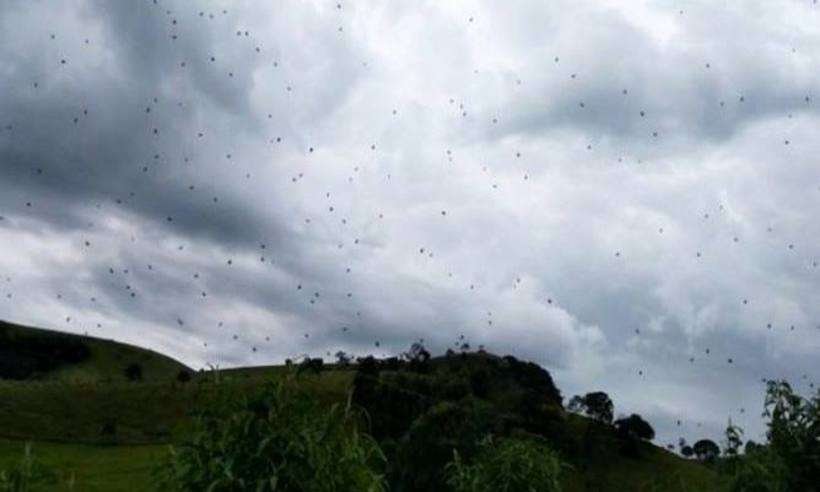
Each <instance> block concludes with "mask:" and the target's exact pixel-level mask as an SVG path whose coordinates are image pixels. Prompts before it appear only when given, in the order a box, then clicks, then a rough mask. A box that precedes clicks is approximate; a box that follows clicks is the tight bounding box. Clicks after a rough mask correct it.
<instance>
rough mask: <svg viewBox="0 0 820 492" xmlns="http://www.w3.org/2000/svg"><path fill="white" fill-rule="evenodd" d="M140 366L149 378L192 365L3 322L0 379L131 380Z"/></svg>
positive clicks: (0, 325) (117, 345) (92, 339)
mask: <svg viewBox="0 0 820 492" xmlns="http://www.w3.org/2000/svg"><path fill="white" fill-rule="evenodd" d="M131 364H138V365H139V366H140V369H141V373H142V379H144V380H169V379H171V378H173V377H175V376H176V375H177V374H178V373H179V371H181V370H188V371H190V369H189V368H188V367H186V366H185V365H184V364H182V363H181V362H179V361H176V360H174V359H172V358H170V357H168V356H166V355H163V354H160V353H157V352H154V351H151V350H147V349H144V348H140V347H136V346H133V345H127V344H124V343H119V342H114V341H111V340H103V339H101V338H95V337H88V336H81V335H73V334H68V333H60V332H56V331H52V330H43V329H39V328H30V327H26V326H20V325H15V324H11V323H7V322H5V321H0V379H16V380H20V379H36V380H40V381H70V382H96V381H126V380H127V378H126V375H125V369H126V368H127V367H128V366H129V365H131Z"/></svg>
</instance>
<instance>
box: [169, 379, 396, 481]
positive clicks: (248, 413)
mask: <svg viewBox="0 0 820 492" xmlns="http://www.w3.org/2000/svg"><path fill="white" fill-rule="evenodd" d="M221 400H222V403H220V404H218V405H217V407H216V408H214V409H210V410H208V411H206V412H203V413H202V414H200V415H198V416H197V418H196V421H195V426H194V432H193V435H192V436H191V437H190V438H189V439H188V440H187V441H185V442H183V443H182V444H180V445H178V446H176V447H172V448H171V452H170V456H169V458H168V461H167V463H166V464H165V466H163V467H162V468H161V469H160V470H159V474H160V479H161V481H162V482H163V484H164V485H166V487H165V488H166V489H170V490H180V491H197V492H199V491H213V492H217V491H226V492H227V491H246V490H252V491H257V492H267V491H270V492H273V491H277V492H278V491H300V492H301V491H304V492H325V491H327V492H331V491H333V492H336V491H343V490H351V491H352V490H356V491H368V492H370V491H372V492H378V491H382V490H385V485H384V479H383V477H382V475H381V474H380V473H379V472H378V469H379V468H380V467H382V466H383V465H384V456H383V454H382V453H381V450H380V449H379V447H378V445H377V444H376V442H375V441H374V440H373V439H372V438H370V437H369V436H368V435H366V434H363V433H361V432H359V431H358V429H357V421H356V420H357V419H356V418H355V415H354V413H353V412H352V410H351V408H350V405H349V403H348V405H346V406H340V405H333V406H331V407H330V408H327V407H326V406H323V405H322V404H320V403H319V402H318V401H317V400H316V399H315V398H313V397H311V396H310V395H309V394H307V393H306V392H305V391H304V390H302V389H301V388H300V387H299V386H298V384H296V382H295V381H294V380H293V379H292V378H291V377H288V378H285V379H284V380H281V381H277V382H269V383H267V384H266V385H265V388H264V390H263V391H262V392H261V393H260V394H259V395H258V396H256V397H254V398H234V397H233V395H227V396H226V397H225V398H222V399H221Z"/></svg>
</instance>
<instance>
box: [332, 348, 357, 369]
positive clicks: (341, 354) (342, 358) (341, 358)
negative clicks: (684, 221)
mask: <svg viewBox="0 0 820 492" xmlns="http://www.w3.org/2000/svg"><path fill="white" fill-rule="evenodd" d="M335 355H336V363H337V364H339V365H340V366H342V367H347V366H349V365H350V361H352V360H353V357H352V356H351V355H350V354H348V353H347V352H345V351H343V350H339V351H338V352H336V354H335Z"/></svg>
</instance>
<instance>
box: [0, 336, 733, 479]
mask: <svg viewBox="0 0 820 492" xmlns="http://www.w3.org/2000/svg"><path fill="white" fill-rule="evenodd" d="M52 334H54V335H55V336H62V335H56V332H49V331H47V330H36V329H32V328H26V327H20V326H17V325H10V324H8V323H3V322H0V335H2V336H5V337H7V338H6V340H8V337H28V336H36V337H43V336H45V337H48V336H51V335H52ZM2 336H0V340H2V339H3V338H2ZM72 337H76V335H72ZM78 338H79V339H80V340H82V342H83V343H84V344H86V345H87V346H88V347H89V349H90V357H89V358H87V359H86V360H84V361H83V362H81V363H79V364H74V365H68V366H61V367H59V368H58V369H56V370H54V371H51V372H49V373H46V374H38V375H37V377H36V379H34V380H26V381H10V380H0V469H4V468H7V467H9V466H11V465H13V464H14V463H15V462H17V461H18V460H19V459H20V457H21V456H22V452H23V447H24V444H25V442H26V441H27V440H32V441H34V447H33V450H34V454H35V456H36V457H37V459H38V460H39V461H41V462H42V463H43V464H45V465H47V466H48V467H50V468H51V469H53V470H55V471H56V472H57V475H58V479H57V483H56V484H52V485H49V486H47V487H44V488H42V489H41V490H80V491H92V492H93V491H115V492H116V491H127V490H152V489H153V488H154V487H153V485H152V484H153V482H154V480H153V478H152V470H153V468H154V466H155V464H156V463H157V462H158V460H159V459H160V458H161V457H162V456H163V455H164V454H165V453H166V452H167V445H168V444H169V443H171V442H173V441H174V437H175V436H176V435H177V433H179V432H184V430H185V428H186V426H187V424H188V423H189V422H190V412H191V410H192V409H194V408H196V407H198V406H201V405H202V404H203V403H206V402H208V401H210V400H211V399H212V397H213V392H214V391H215V390H216V389H217V388H219V389H227V390H229V391H234V390H235V391H237V392H238V393H240V394H241V393H243V392H249V391H252V390H253V389H254V388H257V387H258V386H259V385H260V383H261V382H263V381H264V380H267V379H270V378H276V377H279V376H281V375H282V374H284V373H285V372H286V370H287V368H285V367H282V366H279V367H274V366H268V367H250V368H241V369H228V370H220V371H215V372H206V373H196V374H194V375H193V378H192V380H191V381H189V382H187V383H181V382H178V381H177V380H176V377H177V374H178V373H179V371H180V370H188V368H187V367H185V366H184V365H183V364H181V363H179V362H177V361H175V360H173V359H171V358H169V357H166V356H163V355H161V354H157V353H155V352H152V351H148V350H144V349H141V348H139V347H133V346H129V345H125V344H120V343H116V342H112V341H108V340H101V339H95V338H90V337H78ZM0 355H2V353H0ZM133 362H136V363H139V364H140V365H141V366H142V368H143V376H144V379H143V380H142V381H138V382H130V381H127V380H126V378H125V376H124V373H123V369H124V367H125V366H126V365H128V364H130V363H133ZM437 363H441V364H443V363H444V362H441V361H438V362H437ZM353 376H354V373H353V371H351V370H345V369H343V368H338V367H334V366H332V365H329V366H326V370H325V371H324V372H322V373H321V374H319V375H306V376H305V377H304V378H302V381H303V383H302V384H304V385H306V386H307V387H308V388H309V389H310V390H311V391H312V392H313V393H314V394H315V395H317V396H318V397H319V398H320V399H321V400H323V401H325V402H340V401H344V400H345V399H346V398H347V396H348V394H349V391H350V389H351V384H352V381H353ZM499 384H500V383H499ZM506 387H507V385H506V384H501V387H499V388H496V389H498V390H499V391H501V390H503V389H504V388H506ZM588 424H589V421H588V420H587V419H585V418H583V417H578V416H569V418H568V420H567V426H568V427H569V429H570V431H571V433H573V434H574V435H576V436H581V435H583V434H584V432H585V431H586V426H587V425H588ZM717 480H718V479H717V476H716V474H715V473H714V472H713V471H712V470H710V469H708V468H706V467H704V466H702V465H700V464H698V463H695V462H691V461H687V460H683V459H681V458H679V457H678V456H676V455H674V454H672V453H669V452H668V451H666V450H664V449H661V448H658V447H656V446H652V445H650V444H646V445H645V446H643V450H642V453H641V458H640V459H630V458H626V457H623V456H620V455H612V456H610V458H609V459H607V460H606V461H604V462H600V463H594V464H593V465H591V466H590V467H589V469H587V470H579V469H573V470H569V471H568V472H567V474H566V476H565V478H564V480H563V481H564V489H565V490H567V491H570V492H580V491H587V490H629V491H633V490H634V491H647V492H648V491H661V490H663V491H674V492H678V491H680V492H684V491H690V490H698V491H709V490H718V484H717ZM72 484H73V485H72ZM616 484H617V485H616ZM72 487H73V488H72Z"/></svg>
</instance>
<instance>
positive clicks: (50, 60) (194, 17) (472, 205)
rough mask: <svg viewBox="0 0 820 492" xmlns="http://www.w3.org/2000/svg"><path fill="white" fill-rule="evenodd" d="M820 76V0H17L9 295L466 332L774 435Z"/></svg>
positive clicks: (153, 314) (661, 416) (264, 325)
mask: <svg viewBox="0 0 820 492" xmlns="http://www.w3.org/2000/svg"><path fill="white" fill-rule="evenodd" d="M339 1H341V3H338V2H339ZM815 98H820V6H817V5H815V2H814V1H812V0H801V1H790V0H777V1H771V0H767V1H748V2H747V1H744V2H707V1H703V2H695V1H689V0H686V1H684V0H678V1H673V0H665V1H657V2H632V1H628V2H627V1H624V2H618V1H591V0H590V1H579V0H571V1H551V2H535V1H525V0H514V1H507V2H496V1H489V0H488V1H463V2H461V1H459V2H455V1H454V2H440V1H434V0H429V1H425V0H420V1H417V2H376V1H366V0H361V1H355V2H353V1H344V0H313V1H307V0H305V1H298V2H297V1H285V0H283V1H277V2H264V3H262V2H254V1H249V0H245V1H230V2H228V1H216V0H215V1H209V2H204V1H203V2H191V1H182V0H178V1H173V0H157V1H154V0H140V1H133V2H130V1H129V2H125V1H123V2H109V1H102V0H100V1H94V0H70V1H68V0H67V1H32V0H7V1H4V2H2V3H0V319H5V320H8V321H12V322H16V323H21V324H28V325H34V326H40V327H45V328H52V329H57V330H62V331H66V332H71V333H88V334H89V335H93V336H99V337H104V338H111V339H114V340H118V341H123V342H128V343H133V344H138V345H141V346H145V347H149V348H151V349H154V350H157V351H160V352H163V353H166V354H169V355H171V356H173V357H175V358H178V359H179V360H181V361H183V362H185V363H187V364H189V365H191V366H192V367H196V368H200V367H205V366H208V365H215V366H219V367H232V366H239V365H261V364H272V363H282V362H283V361H284V360H285V359H286V358H292V359H298V358H301V357H303V356H305V355H310V356H322V357H325V358H326V359H328V358H332V354H335V353H336V351H338V350H343V351H346V352H349V353H351V354H354V355H365V354H375V355H395V354H399V353H401V352H402V351H403V350H405V349H407V348H408V346H409V345H410V344H411V343H412V342H414V341H417V340H423V341H424V344H425V345H426V346H427V347H428V348H429V349H431V351H433V352H434V353H441V352H443V351H444V350H446V349H447V348H448V347H452V348H457V347H458V345H460V344H461V343H464V342H465V341H466V342H468V343H469V344H470V345H471V347H472V348H473V349H475V348H478V347H479V346H484V347H485V348H486V349H487V350H488V351H491V352H494V353H498V354H513V355H515V356H516V357H519V358H523V359H528V360H532V361H535V362H538V363H539V364H541V365H543V366H544V367H545V368H546V369H547V370H549V371H550V373H551V374H552V375H553V377H554V378H555V380H556V383H557V385H558V387H559V388H560V389H561V390H562V393H563V395H564V396H565V398H569V397H570V396H572V395H574V394H578V393H583V392H587V391H594V390H604V391H606V392H608V393H609V394H610V396H611V397H612V398H613V400H614V402H615V409H616V414H628V413H632V412H637V413H640V414H641V415H643V416H644V417H645V418H647V420H649V421H650V423H652V425H653V426H654V427H655V429H656V431H657V433H658V438H657V442H658V443H660V444H666V443H670V442H676V441H677V439H678V437H681V436H683V437H686V438H687V439H689V440H690V441H691V440H695V439H697V438H700V437H711V438H713V439H716V440H718V439H719V438H720V436H721V434H722V431H723V429H724V428H725V427H726V423H727V419H728V418H731V419H732V420H733V422H735V423H736V424H739V425H741V426H742V427H744V428H745V429H746V437H747V438H752V439H760V435H761V432H762V431H763V430H764V426H763V423H762V420H761V419H760V413H761V411H762V403H763V391H764V386H763V384H762V383H761V378H786V379H788V380H789V381H791V382H792V383H793V385H794V386H795V387H796V389H797V390H798V391H800V392H803V393H804V394H806V395H807V394H809V392H814V391H815V389H814V388H815V383H816V382H817V383H818V384H820V381H818V379H819V378H820V365H818V364H817V360H818V356H820V267H818V263H820V217H818V213H820V166H818V163H817V156H818V155H820V141H818V139H817V138H816V136H817V131H818V130H819V129H820V114H819V113H818V108H820V99H818V100H815ZM678 421H680V423H678Z"/></svg>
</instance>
